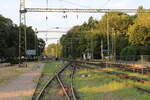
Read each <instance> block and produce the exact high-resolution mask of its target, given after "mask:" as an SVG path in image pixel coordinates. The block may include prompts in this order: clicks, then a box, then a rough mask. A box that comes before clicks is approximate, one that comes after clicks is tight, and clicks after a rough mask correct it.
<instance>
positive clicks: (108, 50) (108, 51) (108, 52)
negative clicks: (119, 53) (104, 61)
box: [107, 12, 110, 61]
mask: <svg viewBox="0 0 150 100" xmlns="http://www.w3.org/2000/svg"><path fill="white" fill-rule="evenodd" d="M108 14H109V13H108V12H107V55H108V61H110V43H109V42H110V40H109V16H108Z"/></svg>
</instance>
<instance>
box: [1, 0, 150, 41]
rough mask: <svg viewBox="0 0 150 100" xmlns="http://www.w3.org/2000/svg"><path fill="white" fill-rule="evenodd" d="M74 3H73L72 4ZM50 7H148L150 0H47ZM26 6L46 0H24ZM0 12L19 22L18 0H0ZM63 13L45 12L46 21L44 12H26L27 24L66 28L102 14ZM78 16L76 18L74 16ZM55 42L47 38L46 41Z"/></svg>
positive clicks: (44, 2)
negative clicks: (66, 16) (64, 16)
mask: <svg viewBox="0 0 150 100" xmlns="http://www.w3.org/2000/svg"><path fill="white" fill-rule="evenodd" d="M73 4H74V5H73ZM48 5H49V7H50V8H109V9H111V8H122V9H123V8H138V6H140V5H143V6H144V7H145V8H150V0H49V4H48ZM26 7H28V8H29V7H33V8H34V7H36V8H38V7H46V0H26ZM0 14H2V15H4V16H5V17H8V18H11V19H12V20H13V22H14V23H16V24H18V23H19V0H1V1H0ZM63 15H65V14H63V13H47V16H48V21H47V22H46V13H27V25H29V26H33V28H38V29H39V30H47V29H51V28H52V27H62V28H68V27H72V26H74V25H79V24H82V23H83V22H85V21H87V20H88V18H89V17H90V16H93V17H94V18H95V19H100V17H101V15H102V14H75V13H74V14H73V13H71V14H67V15H68V18H67V19H63V18H62V16H63ZM77 15H78V16H79V18H78V19H77V17H76V16H77ZM61 35H62V34H61V33H48V34H47V36H48V37H60V36H61ZM39 37H43V38H45V34H44V33H40V34H39ZM52 42H56V40H49V41H48V42H47V43H52Z"/></svg>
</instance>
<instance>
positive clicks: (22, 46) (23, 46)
mask: <svg viewBox="0 0 150 100" xmlns="http://www.w3.org/2000/svg"><path fill="white" fill-rule="evenodd" d="M19 21H20V23H19V24H20V27H19V65H20V64H21V57H22V56H23V55H24V57H25V56H26V50H27V41H26V40H27V38H26V12H25V0H20V20H19ZM22 28H23V30H22ZM22 32H23V34H22Z"/></svg>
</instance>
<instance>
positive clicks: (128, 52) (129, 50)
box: [120, 46, 150, 60]
mask: <svg viewBox="0 0 150 100" xmlns="http://www.w3.org/2000/svg"><path fill="white" fill-rule="evenodd" d="M140 55H150V47H148V46H128V47H126V48H124V49H123V50H122V51H121V53H120V56H121V59H122V60H133V59H134V60H139V59H140Z"/></svg>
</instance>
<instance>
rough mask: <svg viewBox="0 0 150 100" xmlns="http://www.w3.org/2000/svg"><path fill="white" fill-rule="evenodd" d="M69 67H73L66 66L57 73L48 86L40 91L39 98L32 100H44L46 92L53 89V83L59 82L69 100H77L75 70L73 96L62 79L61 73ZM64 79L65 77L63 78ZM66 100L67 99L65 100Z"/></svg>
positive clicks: (69, 64)
mask: <svg viewBox="0 0 150 100" xmlns="http://www.w3.org/2000/svg"><path fill="white" fill-rule="evenodd" d="M69 66H72V63H68V64H67V65H65V66H64V67H63V68H62V69H61V70H60V71H58V72H56V73H55V74H54V75H53V76H52V78H51V79H49V80H48V82H47V83H46V85H45V86H44V87H43V88H42V90H41V91H40V93H39V94H38V96H37V97H36V99H32V100H43V99H42V98H43V96H44V94H45V93H46V91H48V89H50V88H51V86H50V85H51V84H52V82H53V81H57V83H58V84H59V85H60V87H61V89H62V90H63V92H64V94H65V96H66V98H67V100H77V97H76V93H75V89H74V88H73V79H74V78H73V76H74V68H73V69H72V73H71V84H70V86H71V87H70V90H71V93H72V94H71V96H70V94H69V93H68V90H66V85H65V83H64V82H63V80H62V78H61V77H60V76H62V75H61V73H63V72H64V71H65V70H66V69H67V68H68V67H69ZM62 77H63V76H62ZM65 100H66V99H65Z"/></svg>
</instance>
